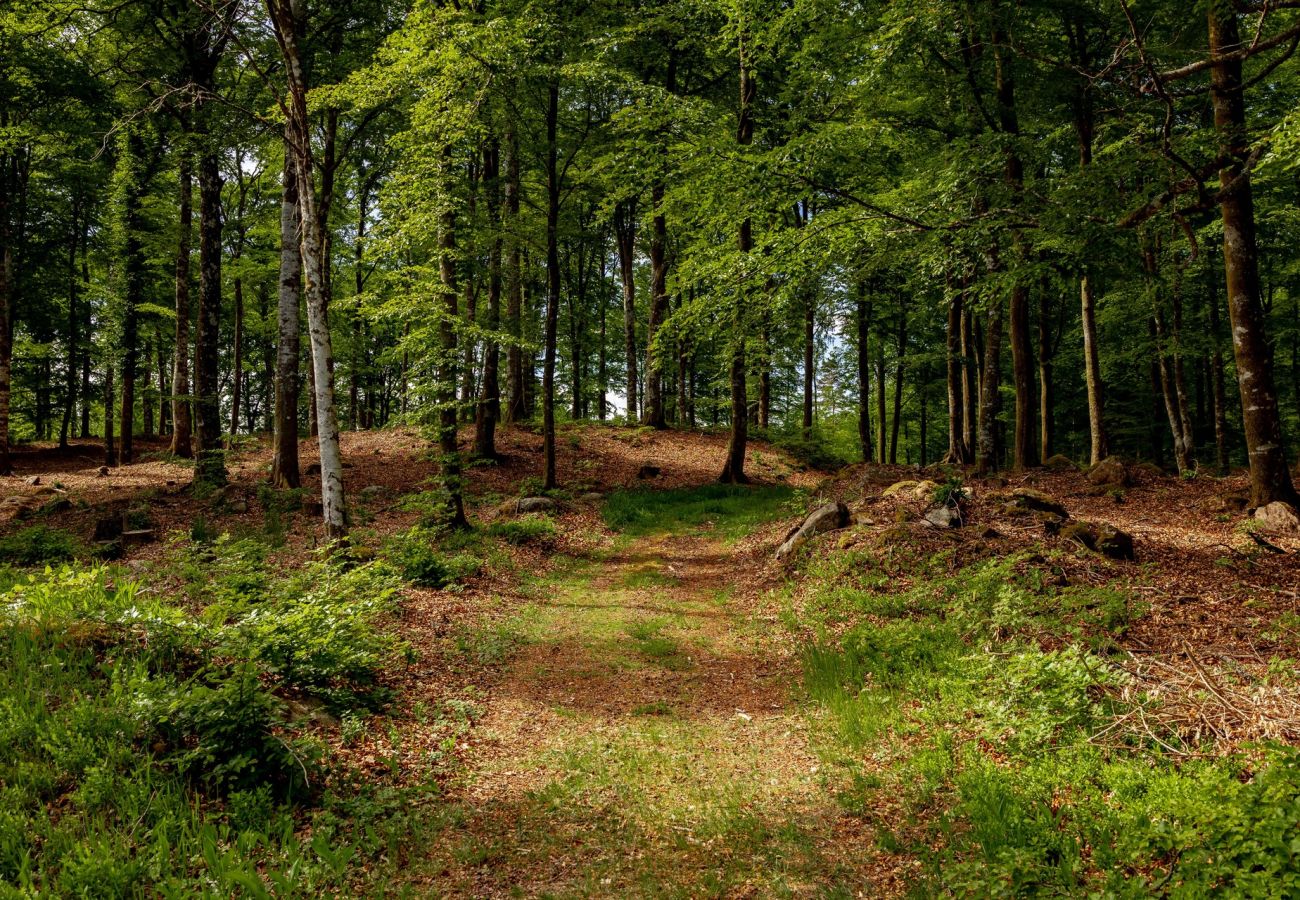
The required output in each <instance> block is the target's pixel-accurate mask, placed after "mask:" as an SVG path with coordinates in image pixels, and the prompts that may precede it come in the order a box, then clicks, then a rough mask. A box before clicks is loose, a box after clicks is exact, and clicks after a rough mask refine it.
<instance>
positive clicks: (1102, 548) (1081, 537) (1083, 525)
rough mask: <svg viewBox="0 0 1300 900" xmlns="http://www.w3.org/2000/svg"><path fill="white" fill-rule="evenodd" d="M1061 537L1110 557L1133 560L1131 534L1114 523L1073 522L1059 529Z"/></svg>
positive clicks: (1134, 557)
mask: <svg viewBox="0 0 1300 900" xmlns="http://www.w3.org/2000/svg"><path fill="white" fill-rule="evenodd" d="M1061 537H1063V538H1065V539H1067V540H1071V541H1074V542H1075V543H1076V544H1078V545H1079V546H1081V547H1083V548H1084V549H1086V550H1091V551H1093V552H1094V553H1100V554H1101V555H1102V556H1106V557H1109V558H1110V559H1122V560H1128V561H1130V562H1131V561H1133V560H1135V559H1137V552H1136V551H1135V550H1134V547H1133V536H1132V535H1131V534H1129V533H1128V532H1127V531H1121V530H1120V529H1118V528H1116V527H1115V526H1114V525H1109V524H1105V523H1103V524H1101V525H1091V524H1089V523H1087V522H1074V523H1071V524H1070V525H1067V526H1065V527H1064V528H1062V529H1061Z"/></svg>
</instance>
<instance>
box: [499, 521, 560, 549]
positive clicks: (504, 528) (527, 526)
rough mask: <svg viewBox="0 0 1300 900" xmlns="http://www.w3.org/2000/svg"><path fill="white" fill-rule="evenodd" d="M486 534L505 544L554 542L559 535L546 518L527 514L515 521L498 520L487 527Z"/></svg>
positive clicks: (553, 524) (553, 523) (551, 522)
mask: <svg viewBox="0 0 1300 900" xmlns="http://www.w3.org/2000/svg"><path fill="white" fill-rule="evenodd" d="M487 533H488V534H489V535H490V536H492V537H494V538H499V539H501V540H503V541H505V542H506V543H507V544H532V543H541V542H545V541H550V540H554V539H555V537H556V536H557V535H558V534H559V532H558V530H557V529H556V527H555V522H553V521H552V520H551V519H549V518H547V517H546V516H542V515H537V514H529V515H525V516H520V517H519V518H517V519H500V520H498V521H496V522H493V523H492V524H491V525H489V526H488V527H487Z"/></svg>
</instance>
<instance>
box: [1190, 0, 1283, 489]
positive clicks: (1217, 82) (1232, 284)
mask: <svg viewBox="0 0 1300 900" xmlns="http://www.w3.org/2000/svg"><path fill="white" fill-rule="evenodd" d="M1208 10H1209V12H1208V14H1207V15H1208V21H1209V35H1210V56H1211V58H1212V59H1214V60H1215V61H1214V64H1213V66H1212V67H1211V69H1210V82H1211V87H1212V96H1213V99H1214V126H1215V130H1216V131H1217V133H1218V136H1219V145H1220V150H1221V152H1222V153H1223V155H1224V156H1226V157H1227V158H1228V160H1229V161H1228V162H1227V163H1226V164H1225V165H1224V166H1223V168H1221V169H1220V170H1219V183H1220V185H1221V186H1222V188H1223V191H1222V194H1221V198H1220V203H1219V209H1220V211H1221V214H1222V218H1223V268H1224V272H1225V276H1226V281H1227V286H1228V317H1229V320H1230V322H1231V324H1232V349H1233V354H1234V356H1235V357H1236V361H1237V385H1238V387H1239V389H1240V391H1241V410H1242V421H1243V424H1244V425H1245V432H1246V451H1247V454H1248V456H1249V458H1250V494H1251V503H1252V505H1254V506H1264V505H1267V504H1269V503H1273V502H1277V501H1281V502H1284V503H1288V504H1290V505H1291V506H1292V507H1300V497H1297V495H1296V490H1295V486H1294V485H1293V484H1292V481H1291V473H1290V472H1289V471H1288V470H1287V461H1286V451H1285V449H1284V445H1283V442H1282V420H1281V416H1280V415H1279V412H1278V402H1277V391H1276V390H1275V389H1274V386H1273V368H1272V365H1271V357H1270V351H1269V346H1268V339H1267V337H1266V335H1265V333H1264V331H1265V326H1264V309H1263V305H1262V303H1261V301H1260V289H1259V259H1258V249H1257V247H1256V238H1255V201H1254V195H1253V193H1252V191H1251V183H1250V172H1249V170H1248V169H1247V167H1246V166H1247V159H1248V158H1249V156H1250V146H1249V141H1248V133H1247V128H1246V100H1245V91H1244V87H1243V83H1242V62H1241V59H1240V57H1234V56H1232V52H1233V51H1234V50H1237V49H1240V43H1241V37H1240V34H1239V33H1238V23H1237V13H1236V12H1235V10H1233V9H1232V8H1231V7H1228V6H1225V5H1223V4H1218V3H1212V4H1209V7H1208Z"/></svg>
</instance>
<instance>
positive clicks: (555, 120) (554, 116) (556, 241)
mask: <svg viewBox="0 0 1300 900" xmlns="http://www.w3.org/2000/svg"><path fill="white" fill-rule="evenodd" d="M559 117H560V86H559V83H558V82H555V81H552V82H551V84H550V86H549V91H548V103H547V108H546V334H545V348H544V353H545V357H544V359H543V361H542V445H543V453H544V456H545V468H546V471H545V476H544V482H543V483H544V486H545V488H546V489H547V490H553V489H554V488H556V487H557V486H558V485H559V482H558V481H557V479H556V473H555V342H556V331H557V329H558V327H559V319H560V238H559V230H560V171H559V144H558V140H557V129H558V127H559Z"/></svg>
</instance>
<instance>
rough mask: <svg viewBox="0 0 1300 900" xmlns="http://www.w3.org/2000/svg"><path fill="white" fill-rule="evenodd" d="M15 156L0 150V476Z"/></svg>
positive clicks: (9, 469)
mask: <svg viewBox="0 0 1300 900" xmlns="http://www.w3.org/2000/svg"><path fill="white" fill-rule="evenodd" d="M15 156H16V155H15V154H6V153H4V152H0V475H10V474H13V470H14V467H13V462H12V460H11V459H10V456H9V407H10V402H11V390H12V381H13V368H12V367H13V352H14V339H13V293H14V282H15V273H14V244H15V242H16V239H17V235H16V234H15V231H16V229H15V228H14V227H13V195H14V193H15V182H16V181H17V178H16V175H15V173H16V172H17V165H18V163H17V160H16V158H15ZM109 368H110V369H111V366H110V367H109ZM112 408H113V405H112V403H111V402H110V403H109V404H108V406H107V407H106V408H105V409H106V410H107V411H106V413H105V417H106V418H109V419H111V418H112V412H111V410H112Z"/></svg>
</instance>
